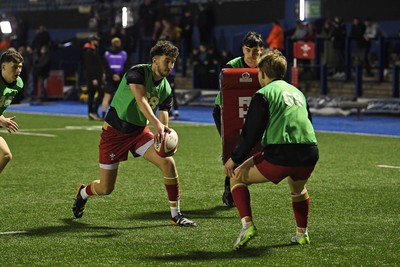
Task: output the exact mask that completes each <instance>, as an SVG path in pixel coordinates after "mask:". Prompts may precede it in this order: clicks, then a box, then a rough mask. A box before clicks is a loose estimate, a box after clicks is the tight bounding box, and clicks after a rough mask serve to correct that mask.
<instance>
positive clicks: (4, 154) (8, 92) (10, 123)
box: [0, 49, 24, 173]
mask: <svg viewBox="0 0 400 267" xmlns="http://www.w3.org/2000/svg"><path fill="white" fill-rule="evenodd" d="M23 62H24V59H23V57H22V56H21V54H20V53H18V52H17V51H15V50H14V49H8V50H6V51H5V52H3V54H1V58H0V64H1V79H0V126H1V127H2V128H5V129H7V130H8V132H10V133H11V132H16V131H18V128H19V126H18V124H17V123H16V122H15V121H14V119H15V116H13V117H10V118H6V117H5V116H4V115H3V113H4V111H5V110H6V109H7V107H8V106H9V105H10V104H11V102H12V100H13V98H14V97H15V96H16V95H17V94H18V92H19V91H21V90H22V89H23V87H24V83H23V81H22V79H21V77H20V76H19V75H20V74H21V71H22V64H23ZM11 159H12V154H11V151H10V148H9V147H8V145H7V142H6V140H4V138H3V137H1V136H0V173H1V172H2V171H3V169H4V168H5V167H6V165H7V164H8V162H10V160H11Z"/></svg>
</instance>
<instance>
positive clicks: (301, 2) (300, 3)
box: [299, 0, 305, 21]
mask: <svg viewBox="0 0 400 267" xmlns="http://www.w3.org/2000/svg"><path fill="white" fill-rule="evenodd" d="M304 12H305V9H304V0H300V1H299V20H301V21H303V20H304Z"/></svg>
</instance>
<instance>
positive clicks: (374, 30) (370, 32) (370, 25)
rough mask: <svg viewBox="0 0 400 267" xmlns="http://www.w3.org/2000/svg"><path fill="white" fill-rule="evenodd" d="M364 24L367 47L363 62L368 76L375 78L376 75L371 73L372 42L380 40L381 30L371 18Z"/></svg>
mask: <svg viewBox="0 0 400 267" xmlns="http://www.w3.org/2000/svg"><path fill="white" fill-rule="evenodd" d="M364 23H365V32H364V40H365V46H364V56H363V61H364V66H365V71H366V75H367V76H368V77H373V76H374V74H373V73H372V71H371V62H370V60H371V59H370V56H371V55H370V54H371V45H372V41H373V40H374V39H376V38H378V35H379V32H380V30H379V26H378V24H377V23H376V22H374V21H373V20H372V19H371V18H369V17H368V18H366V19H365V21H364Z"/></svg>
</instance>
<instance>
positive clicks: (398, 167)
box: [378, 165, 400, 169]
mask: <svg viewBox="0 0 400 267" xmlns="http://www.w3.org/2000/svg"><path fill="white" fill-rule="evenodd" d="M378 167H380V168H389V169H400V166H389V165H378Z"/></svg>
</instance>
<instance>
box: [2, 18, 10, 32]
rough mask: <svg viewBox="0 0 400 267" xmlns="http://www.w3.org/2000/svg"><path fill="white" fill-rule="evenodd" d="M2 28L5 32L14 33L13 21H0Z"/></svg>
mask: <svg viewBox="0 0 400 267" xmlns="http://www.w3.org/2000/svg"><path fill="white" fill-rule="evenodd" d="M0 29H1V32H2V33H3V34H8V33H12V28H11V23H10V22H9V21H8V20H3V21H1V22H0Z"/></svg>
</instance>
